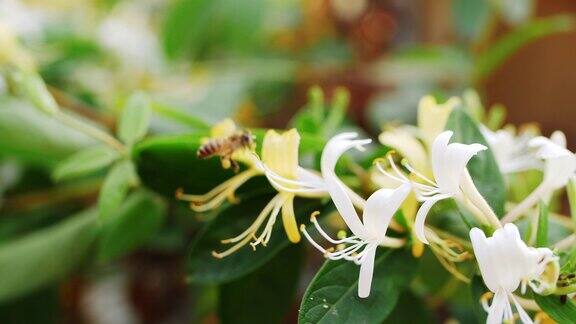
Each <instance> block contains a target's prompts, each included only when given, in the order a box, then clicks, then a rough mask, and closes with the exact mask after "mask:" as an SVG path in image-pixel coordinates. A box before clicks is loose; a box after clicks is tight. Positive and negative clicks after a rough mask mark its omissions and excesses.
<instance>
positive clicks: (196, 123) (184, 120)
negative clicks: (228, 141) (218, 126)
mask: <svg viewBox="0 0 576 324" xmlns="http://www.w3.org/2000/svg"><path fill="white" fill-rule="evenodd" d="M152 110H153V111H154V112H155V113H156V114H158V115H159V116H162V117H164V118H166V119H169V120H172V121H175V122H178V123H179V124H182V125H185V126H188V127H190V128H192V129H196V130H208V129H210V125H208V124H207V123H206V122H205V121H204V120H202V119H201V118H199V117H196V116H193V115H191V114H189V113H187V112H185V111H182V109H179V108H177V107H173V106H171V105H168V104H166V103H162V102H157V101H156V102H153V103H152Z"/></svg>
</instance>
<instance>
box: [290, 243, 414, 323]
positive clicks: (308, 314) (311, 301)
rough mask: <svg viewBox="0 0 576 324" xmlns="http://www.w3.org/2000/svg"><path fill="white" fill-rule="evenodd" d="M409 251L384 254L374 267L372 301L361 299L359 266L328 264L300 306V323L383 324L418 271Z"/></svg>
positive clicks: (317, 276) (370, 299) (350, 263)
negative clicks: (381, 323)
mask: <svg viewBox="0 0 576 324" xmlns="http://www.w3.org/2000/svg"><path fill="white" fill-rule="evenodd" d="M416 261H417V260H416V259H414V258H413V257H412V256H411V255H410V253H409V252H408V251H401V250H395V251H392V250H380V249H379V251H378V253H377V255H376V261H375V264H374V277H373V280H372V290H371V293H370V297H368V298H365V299H362V298H359V297H358V269H359V267H358V265H356V264H355V263H353V262H350V261H327V262H326V263H325V264H324V265H323V266H322V268H320V270H319V271H318V273H317V274H316V276H315V277H314V279H313V280H312V282H311V283H310V285H309V286H308V289H307V290H306V293H305V294H304V297H303V298H302V305H301V306H300V316H299V318H298V322H299V323H380V322H382V321H383V320H385V319H386V318H387V317H388V316H389V315H390V314H391V313H392V311H393V310H394V307H395V306H396V303H397V302H398V299H399V297H400V294H401V293H402V291H403V290H404V289H405V288H406V286H407V285H408V284H409V283H410V281H411V280H412V278H413V276H414V274H415V273H416V270H417V268H418V267H417V262H416Z"/></svg>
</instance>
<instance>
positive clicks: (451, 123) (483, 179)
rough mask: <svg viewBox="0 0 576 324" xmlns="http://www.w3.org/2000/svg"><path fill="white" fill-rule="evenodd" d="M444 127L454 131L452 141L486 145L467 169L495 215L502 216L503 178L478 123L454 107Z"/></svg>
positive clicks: (504, 188) (504, 198)
mask: <svg viewBox="0 0 576 324" xmlns="http://www.w3.org/2000/svg"><path fill="white" fill-rule="evenodd" d="M446 129H450V130H452V131H454V136H453V137H452V142H457V143H463V144H472V143H480V144H483V145H485V146H487V147H488V149H487V150H485V151H482V152H480V153H478V154H477V155H476V156H475V157H473V158H472V160H470V162H469V163H468V171H469V172H470V175H471V176H472V179H473V180H474V184H475V185H476V187H477V188H478V190H479V191H480V193H481V194H482V196H484V198H485V199H486V201H487V202H488V204H489V205H490V206H491V207H492V209H493V210H494V212H495V213H496V215H498V216H499V217H502V215H503V214H504V203H505V201H506V186H505V184H504V178H503V177H502V174H501V173H500V169H499V168H498V164H497V163H496V160H495V159H494V155H493V154H492V150H491V149H490V148H489V145H488V143H487V142H486V140H485V139H484V136H482V133H480V130H479V129H478V125H477V124H476V123H475V122H474V121H473V120H472V118H470V116H468V115H467V114H466V113H465V112H463V111H462V110H461V109H456V110H454V111H453V112H452V113H451V114H450V117H449V118H448V122H447V123H446Z"/></svg>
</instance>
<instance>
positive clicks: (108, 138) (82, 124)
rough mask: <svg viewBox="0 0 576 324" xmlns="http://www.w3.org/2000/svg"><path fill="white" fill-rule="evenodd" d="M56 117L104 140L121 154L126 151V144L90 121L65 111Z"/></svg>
mask: <svg viewBox="0 0 576 324" xmlns="http://www.w3.org/2000/svg"><path fill="white" fill-rule="evenodd" d="M54 118H55V119H56V120H58V121H60V122H62V123H64V124H66V125H68V126H70V127H72V128H74V129H76V130H78V131H80V132H82V133H85V134H86V135H88V136H91V137H93V138H94V139H96V140H99V141H101V142H103V143H104V144H106V145H108V146H110V147H112V148H113V149H115V150H117V151H118V152H120V153H121V154H124V153H126V147H125V146H124V144H122V143H120V142H119V141H118V140H117V139H115V138H114V137H112V136H111V135H110V134H108V133H106V132H104V131H102V130H101V129H98V128H96V127H94V126H92V125H90V124H89V123H87V122H85V121H82V120H81V119H78V118H75V117H72V116H69V115H68V114H66V113H64V112H59V113H57V114H56V115H54Z"/></svg>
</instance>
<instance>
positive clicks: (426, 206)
mask: <svg viewBox="0 0 576 324" xmlns="http://www.w3.org/2000/svg"><path fill="white" fill-rule="evenodd" d="M448 197H449V196H448V195H437V196H434V197H431V198H429V199H428V200H426V201H425V202H424V203H423V204H422V206H420V209H418V212H417V213H416V220H415V222H414V232H415V233H416V237H417V238H418V239H419V240H420V241H421V242H422V243H425V244H428V240H427V239H426V235H424V223H425V221H426V216H427V215H428V212H429V211H430V208H432V206H434V204H435V203H437V202H438V201H440V200H442V199H446V198H448Z"/></svg>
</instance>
